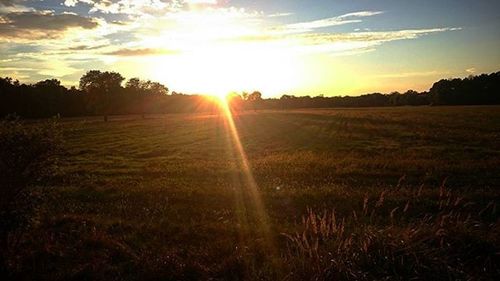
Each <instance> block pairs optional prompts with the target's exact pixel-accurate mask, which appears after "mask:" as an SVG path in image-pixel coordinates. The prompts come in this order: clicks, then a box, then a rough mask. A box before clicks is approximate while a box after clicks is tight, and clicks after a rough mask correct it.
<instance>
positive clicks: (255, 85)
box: [143, 11, 304, 98]
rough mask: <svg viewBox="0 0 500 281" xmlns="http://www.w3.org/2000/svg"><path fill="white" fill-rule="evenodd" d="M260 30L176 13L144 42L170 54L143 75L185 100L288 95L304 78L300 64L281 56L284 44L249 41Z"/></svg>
mask: <svg viewBox="0 0 500 281" xmlns="http://www.w3.org/2000/svg"><path fill="white" fill-rule="evenodd" d="M262 28H263V27H262V26H259V25H258V24H255V23H254V22H252V21H249V20H248V18H244V17H238V16H235V15H234V14H231V13H229V12H217V11H190V12H186V13H181V14H179V15H177V18H176V19H175V23H171V24H170V25H169V26H168V28H167V27H166V28H165V30H164V33H162V34H161V35H159V36H158V37H156V39H155V40H153V41H151V42H148V44H152V45H153V46H162V47H163V48H168V49H173V50H175V52H172V53H171V54H169V55H165V56H162V57H152V58H150V60H149V61H148V62H147V63H144V64H143V65H144V66H145V68H147V69H145V71H146V72H147V73H149V76H151V77H152V78H153V79H155V80H159V81H162V82H165V83H166V84H167V85H169V86H170V88H173V89H178V90H179V91H182V92H185V93H190V94H206V95H213V96H217V97H219V98H225V97H226V94H227V93H230V92H234V91H236V92H242V91H246V92H252V91H260V92H262V93H263V94H264V95H265V96H276V95H278V94H283V93H286V92H291V91H292V90H293V89H295V88H297V86H298V83H299V82H300V81H301V80H303V77H304V75H303V73H301V71H302V70H301V69H302V68H303V67H302V65H300V61H301V60H300V58H298V57H297V55H296V54H292V53H289V52H287V51H285V50H286V48H284V46H283V44H284V43H283V42H274V41H269V42H267V41H253V40H252V38H256V37H258V36H257V35H259V34H262V32H264V31H263V29H262ZM174 66H175V67H174Z"/></svg>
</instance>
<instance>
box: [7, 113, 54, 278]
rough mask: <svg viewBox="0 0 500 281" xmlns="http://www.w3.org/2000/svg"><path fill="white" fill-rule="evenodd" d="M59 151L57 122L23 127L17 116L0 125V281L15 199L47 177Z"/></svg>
mask: <svg viewBox="0 0 500 281" xmlns="http://www.w3.org/2000/svg"><path fill="white" fill-rule="evenodd" d="M61 148H62V137H61V130H60V128H59V126H58V124H57V121H56V120H51V121H48V122H44V123H37V124H25V123H23V122H22V121H20V120H19V118H18V117H16V116H9V117H7V118H6V119H4V120H1V121H0V278H2V277H5V276H6V272H7V271H6V268H7V264H6V260H5V256H4V254H5V253H6V251H7V248H8V245H9V242H8V240H9V238H8V237H9V233H10V232H11V231H12V230H13V229H14V228H15V227H16V225H17V221H18V213H19V212H18V210H16V199H18V197H19V195H20V194H21V193H22V192H23V191H24V190H25V189H26V187H28V186H29V185H30V184H33V183H35V182H37V181H40V180H41V179H44V178H46V177H47V176H50V175H51V174H52V172H53V171H54V170H55V168H56V167H57V160H58V155H59V154H60V152H61Z"/></svg>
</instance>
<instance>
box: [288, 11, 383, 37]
mask: <svg viewBox="0 0 500 281" xmlns="http://www.w3.org/2000/svg"><path fill="white" fill-rule="evenodd" d="M382 13H383V12H380V11H360V12H354V13H348V14H344V15H341V16H336V17H331V18H326V19H320V20H314V21H308V22H299V23H293V24H289V25H286V26H285V29H288V30H291V31H300V32H305V31H311V30H314V29H318V28H325V27H332V26H338V25H344V24H350V23H358V22H362V20H361V19H360V18H364V17H371V16H375V15H379V14H382Z"/></svg>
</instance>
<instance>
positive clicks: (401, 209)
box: [9, 107, 500, 280]
mask: <svg viewBox="0 0 500 281" xmlns="http://www.w3.org/2000/svg"><path fill="white" fill-rule="evenodd" d="M61 123H62V124H61V125H62V127H63V129H64V136H65V146H66V155H65V157H64V161H63V162H62V163H61V166H60V171H59V175H58V176H57V177H56V178H55V179H53V181H52V182H51V183H50V184H47V185H48V186H37V187H34V188H33V189H32V190H31V192H30V194H29V196H30V198H31V200H32V201H33V202H36V204H35V208H34V210H32V212H31V214H30V216H29V223H27V224H26V225H25V226H24V227H23V228H22V229H19V230H18V233H16V234H15V235H13V237H11V239H12V246H11V249H10V250H9V264H10V269H11V271H12V272H13V273H14V275H15V276H16V278H17V279H26V280H29V279H36V280H199V279H202V280H218V279H226V280H227V279H230V280H332V279H333V280H375V279H376V280H410V279H412V278H413V279H420V280H450V279H451V280H454V279H461V280H481V279H482V280H495V279H496V280H498V279H499V278H500V223H499V216H498V210H497V208H498V206H497V203H498V202H499V195H500V191H499V190H500V189H499V187H500V107H408V108H406V107H401V108H377V109H372V108H367V109H329V110H320V109H318V110H303V111H300V110H298V111H262V112H245V113H241V114H235V115H234V125H235V126H234V128H235V129H236V131H235V130H232V129H231V128H232V127H231V122H229V121H228V120H227V119H226V118H225V116H224V115H223V114H221V115H202V114H200V115H166V116H150V117H148V118H146V119H141V118H140V117H138V116H127V117H115V118H111V120H110V122H107V123H104V122H102V121H101V119H98V118H95V119H94V118H89V119H66V120H65V119H63V120H62V121H61ZM236 136H237V137H236Z"/></svg>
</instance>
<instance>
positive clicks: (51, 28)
mask: <svg viewBox="0 0 500 281" xmlns="http://www.w3.org/2000/svg"><path fill="white" fill-rule="evenodd" d="M97 26H98V22H97V21H96V20H95V19H92V18H87V17H82V16H79V15H75V14H54V13H53V12H48V11H38V12H19V13H8V14H4V15H0V39H1V38H24V39H33V40H34V39H38V38H60V37H62V36H63V35H64V31H66V30H68V29H71V28H82V29H94V28H97Z"/></svg>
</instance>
